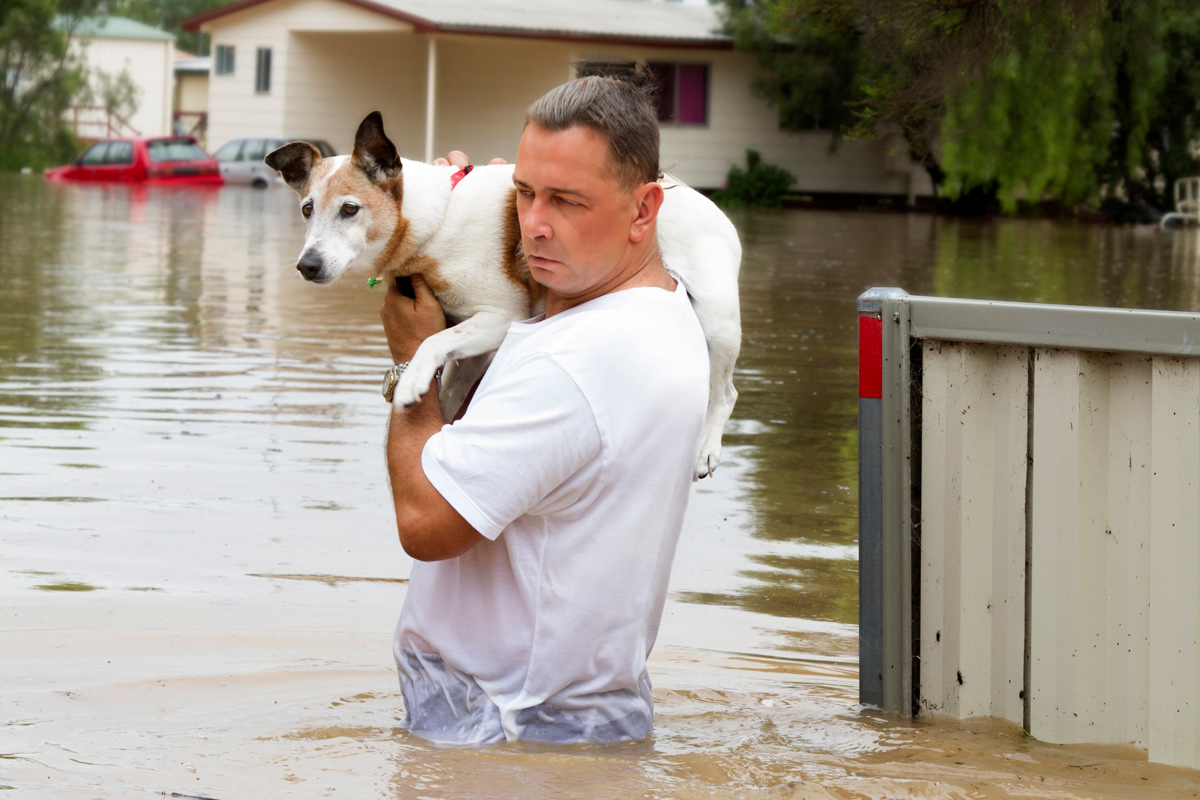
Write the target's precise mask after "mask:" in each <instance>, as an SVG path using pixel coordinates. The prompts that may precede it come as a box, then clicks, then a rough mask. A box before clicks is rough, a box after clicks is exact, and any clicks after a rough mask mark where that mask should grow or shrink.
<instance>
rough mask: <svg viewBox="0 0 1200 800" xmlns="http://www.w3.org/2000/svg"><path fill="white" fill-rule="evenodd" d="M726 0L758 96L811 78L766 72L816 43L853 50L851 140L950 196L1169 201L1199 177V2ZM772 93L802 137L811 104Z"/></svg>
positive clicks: (847, 97)
mask: <svg viewBox="0 0 1200 800" xmlns="http://www.w3.org/2000/svg"><path fill="white" fill-rule="evenodd" d="M721 1H722V2H723V4H724V7H725V20H726V30H727V31H728V32H730V33H731V34H733V36H734V38H735V46H737V47H739V48H740V49H747V50H750V51H752V52H757V53H760V54H763V53H769V57H767V58H761V57H760V60H761V63H762V64H763V67H764V70H766V71H768V74H769V75H770V76H771V77H767V78H764V79H763V80H761V81H760V91H763V88H762V87H770V86H771V82H772V80H775V81H782V82H787V81H794V80H800V81H803V80H805V79H806V78H805V76H804V75H803V73H802V72H800V71H799V70H796V69H794V68H780V67H777V66H773V64H775V63H779V62H782V63H785V64H792V63H795V64H804V63H807V62H809V61H811V60H812V58H813V52H814V45H813V42H812V38H813V37H814V36H815V37H826V38H829V39H830V40H834V39H841V40H852V41H856V42H857V46H858V48H859V50H860V53H861V55H860V57H859V58H858V59H857V60H856V62H855V63H856V64H857V67H856V70H857V71H856V74H855V75H854V76H853V77H852V78H843V79H842V80H841V81H838V82H829V81H825V83H824V85H827V86H828V85H837V86H843V87H848V88H847V90H846V91H842V92H841V93H840V97H839V101H840V102H841V103H842V105H843V106H844V107H845V108H847V109H850V110H851V111H852V113H853V115H854V116H855V117H856V120H857V123H856V124H855V125H854V126H853V127H851V128H850V132H851V134H852V135H866V136H871V135H878V134H880V133H881V132H886V131H899V132H901V133H902V134H903V136H904V138H905V140H906V141H907V143H908V145H909V149H910V152H911V153H912V155H913V156H914V157H915V158H917V159H918V160H920V161H921V162H922V163H923V164H924V165H925V166H926V168H927V169H928V170H929V172H930V175H931V176H932V177H933V178H934V181H935V185H938V186H940V187H941V189H942V190H943V191H944V192H945V193H946V194H947V195H949V196H950V197H951V198H962V197H964V196H967V195H969V194H972V193H975V194H983V195H985V196H994V197H997V198H998V199H999V200H1000V202H1001V204H1002V205H1003V207H1004V208H1005V209H1007V210H1010V211H1011V210H1014V209H1016V208H1017V206H1018V203H1019V201H1021V200H1022V199H1024V200H1026V201H1029V202H1039V201H1042V200H1043V199H1051V200H1055V201H1058V202H1060V203H1062V204H1066V205H1075V204H1080V203H1094V202H1096V201H1097V200H1098V198H1099V197H1100V196H1101V195H1109V196H1112V195H1123V196H1125V197H1127V198H1129V199H1133V200H1138V199H1143V198H1146V199H1154V200H1156V201H1158V202H1161V200H1162V197H1163V195H1162V192H1163V191H1168V192H1169V191H1170V187H1169V185H1168V186H1166V188H1165V190H1164V188H1163V184H1164V183H1166V182H1168V181H1169V180H1170V179H1171V178H1172V177H1174V176H1178V175H1179V174H1180V171H1185V172H1186V171H1189V170H1194V168H1195V166H1196V164H1195V162H1194V160H1192V158H1191V155H1190V150H1189V149H1188V145H1189V144H1190V142H1191V141H1192V140H1194V139H1195V138H1196V135H1197V133H1200V131H1198V130H1197V114H1196V109H1197V105H1198V101H1200V78H1198V77H1197V73H1196V70H1195V67H1196V63H1195V58H1196V56H1195V54H1196V53H1197V49H1196V46H1197V45H1198V44H1200V12H1198V11H1197V10H1195V9H1194V8H1193V7H1192V6H1193V4H1192V3H1191V2H1190V0H756V1H753V2H752V0H721ZM812 21H816V24H812ZM788 22H790V23H792V24H790V25H789V24H786V23H788ZM755 26H758V27H759V30H760V33H759V35H758V37H757V38H751V37H748V36H746V35H745V34H744V31H747V30H754V29H755ZM802 28H803V29H804V30H805V31H807V33H805V34H803V35H801V34H799V33H798V30H800V29H802ZM797 76H798V77H797ZM765 93H766V94H767V96H768V97H769V98H770V99H772V100H775V101H776V102H779V103H780V112H781V122H782V123H783V124H784V125H785V126H788V127H793V126H792V125H790V124H789V121H790V120H791V119H793V118H794V117H795V113H794V112H792V111H789V110H787V109H786V108H785V106H786V104H787V103H789V102H791V101H792V98H802V97H803V96H804V90H803V89H796V88H791V89H788V90H777V91H774V92H770V91H766V92H765ZM833 130H835V132H836V131H837V129H836V128H833Z"/></svg>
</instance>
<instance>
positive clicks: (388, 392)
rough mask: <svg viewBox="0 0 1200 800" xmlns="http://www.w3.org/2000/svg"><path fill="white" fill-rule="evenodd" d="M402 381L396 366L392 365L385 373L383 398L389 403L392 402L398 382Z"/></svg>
mask: <svg viewBox="0 0 1200 800" xmlns="http://www.w3.org/2000/svg"><path fill="white" fill-rule="evenodd" d="M399 382H400V376H399V375H397V374H396V368H395V367H392V368H391V369H389V370H388V371H387V372H385V373H383V399H384V400H387V401H388V402H389V403H390V402H392V395H393V394H395V392H396V384H397V383H399Z"/></svg>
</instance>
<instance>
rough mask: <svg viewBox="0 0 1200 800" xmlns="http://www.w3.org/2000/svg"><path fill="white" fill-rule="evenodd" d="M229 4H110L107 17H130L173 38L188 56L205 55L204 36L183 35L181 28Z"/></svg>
mask: <svg viewBox="0 0 1200 800" xmlns="http://www.w3.org/2000/svg"><path fill="white" fill-rule="evenodd" d="M228 3H229V0H109V2H108V4H107V5H108V13H109V14H112V15H113V16H116V17H129V18H130V19H136V20H137V21H138V22H144V23H146V24H147V25H153V26H154V27H156V28H159V29H160V30H164V31H166V32H167V33H173V34H175V46H176V47H178V48H179V49H180V50H186V51H187V52H189V53H198V54H207V53H208V42H207V34H200V33H194V32H192V31H185V30H183V29H182V28H181V27H180V24H181V23H182V22H183V21H184V20H185V19H188V18H189V17H194V16H196V15H198V14H203V13H205V12H206V11H212V10H213V9H214V8H218V7H220V6H223V5H227V4H228Z"/></svg>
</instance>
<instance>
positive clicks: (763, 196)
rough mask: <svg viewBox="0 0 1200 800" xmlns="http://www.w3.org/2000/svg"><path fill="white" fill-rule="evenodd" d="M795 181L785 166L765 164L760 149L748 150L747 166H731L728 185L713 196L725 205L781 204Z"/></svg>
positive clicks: (726, 180) (726, 183)
mask: <svg viewBox="0 0 1200 800" xmlns="http://www.w3.org/2000/svg"><path fill="white" fill-rule="evenodd" d="M795 180H796V177H795V176H794V175H792V173H790V172H788V171H787V170H786V169H784V168H783V167H777V166H775V165H774V164H764V163H763V160H762V156H760V155H759V154H758V151H757V150H747V151H746V169H745V170H744V171H743V170H742V168H741V167H739V166H738V165H737V164H734V165H733V166H731V167H730V168H729V176H728V177H727V178H726V179H725V188H724V189H719V190H717V191H716V192H713V195H712V199H713V200H714V201H715V202H717V203H720V204H721V205H723V206H778V205H779V204H780V203H781V202H782V201H783V194H784V193H785V192H786V191H787V189H788V187H789V186H791V185H792V183H793V181H795Z"/></svg>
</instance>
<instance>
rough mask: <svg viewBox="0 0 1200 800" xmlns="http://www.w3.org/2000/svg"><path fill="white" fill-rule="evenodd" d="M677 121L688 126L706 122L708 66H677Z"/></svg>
mask: <svg viewBox="0 0 1200 800" xmlns="http://www.w3.org/2000/svg"><path fill="white" fill-rule="evenodd" d="M679 121H680V122H682V123H684V124H690V125H703V124H705V123H706V122H708V65H707V64H680V65H679Z"/></svg>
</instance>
